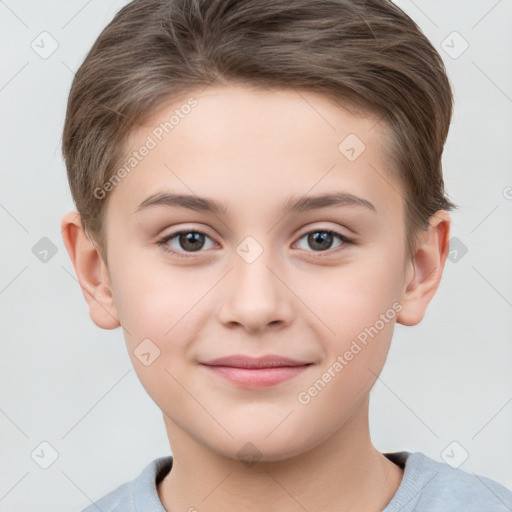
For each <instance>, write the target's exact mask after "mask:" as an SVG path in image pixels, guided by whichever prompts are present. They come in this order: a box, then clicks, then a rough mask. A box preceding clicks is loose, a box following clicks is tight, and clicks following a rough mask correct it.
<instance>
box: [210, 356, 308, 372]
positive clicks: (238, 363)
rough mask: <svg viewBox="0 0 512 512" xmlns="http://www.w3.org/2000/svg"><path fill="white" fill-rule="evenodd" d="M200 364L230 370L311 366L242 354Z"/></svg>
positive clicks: (283, 359)
mask: <svg viewBox="0 0 512 512" xmlns="http://www.w3.org/2000/svg"><path fill="white" fill-rule="evenodd" d="M201 364H204V365H207V366H228V367H232V368H246V369H261V368H279V367H283V366H288V367H293V366H306V365H310V364H312V363H311V362H308V361H298V360H296V359H290V358H289V357H283V356H279V355H274V354H269V355H265V356H259V357H253V356H246V355H242V354H234V355H231V356H227V357H219V358H217V359H211V360H209V361H203V362H201Z"/></svg>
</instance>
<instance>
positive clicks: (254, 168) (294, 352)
mask: <svg viewBox="0 0 512 512" xmlns="http://www.w3.org/2000/svg"><path fill="white" fill-rule="evenodd" d="M190 96H194V98H196V99H197V101H198V104H197V106H196V107H195V108H194V109H192V111H191V112H190V114H188V115H187V116H186V117H185V118H184V119H182V120H180V123H179V125H177V126H176V127H175V128H174V129H173V131H172V132H170V133H169V134H168V135H166V136H165V137H164V138H163V139H162V141H161V142H159V144H158V145H157V146H156V147H155V148H154V149H152V150H151V151H150V152H149V154H148V155H147V156H145V157H144V158H143V159H142V161H141V162H140V163H139V164H138V165H137V166H136V168H135V169H134V170H133V171H132V172H131V173H129V174H128V175H127V176H126V177H125V178H124V179H123V180H122V181H121V182H120V183H119V184H118V185H117V186H116V187H115V188H114V190H112V191H110V192H109V197H108V209H107V225H106V233H107V247H108V261H103V259H102V258H101V257H100V255H99V253H98V251H97V250H96V247H95V245H94V244H93V243H92V242H91V241H90V240H89V239H88V238H87V236H86V235H85V233H84V231H83V229H82V226H81V223H80V218H79V217H78V216H77V214H76V212H69V213H68V214H66V215H65V216H64V218H63V219H62V226H61V227H62V233H63V239H64V243H65V245H66V248H67V250H68V252H69V255H70V258H71V260H72V262H73V265H74V267H75V270H76V273H77V277H78V280H79V282H80V286H81V289H82V292H83V294H84V297H85V299H86V300H87V302H88V304H89V308H90V316H91V318H92V320H93V321H94V322H95V323H96V324H97V325H98V326H99V327H102V328H104V329H114V328H117V327H119V326H122V328H123V332H124V337H125V340H126V345H127V348H128V351H129V354H130V357H131V359H132V362H133V365H134V368H135V371H136V372H137V375H138V376H139V378H140V380H141V382H142V385H143V386H144V388H145V389H146V391H147V392H148V394H149V395H150V396H151V398H152V399H153V400H154V401H155V403H156V404H157V405H158V407H159V408H160V409H161V410H162V413H163V418H164V423H165V427H166V430H167V434H168V437H169V441H170V444H171V449H172V452H173V457H174V463H173V467H172V471H170V472H169V474H168V475H167V476H166V478H165V479H164V480H163V482H161V483H160V484H159V486H158V493H159V496H160V499H161V501H162V503H163V505H164V507H165V509H166V510H168V511H172V512H178V511H187V510H189V509H190V508H191V507H195V508H196V509H197V510H199V511H209V512H217V511H225V510H243V511H261V510H270V511H273V510H279V511H280V512H287V511H290V512H291V511H297V510H303V509H306V510H308V511H309V512H314V511H323V512H330V511H337V512H340V511H348V510H361V511H375V512H377V511H381V510H382V509H383V508H384V507H385V505H386V504H387V503H388V502H389V501H390V500H391V498H392V497H393V495H394V494H395V492H396V491H397V489H398V487H399V485H400V482H401V479H402V475H403V472H402V470H401V468H399V467H398V466H397V465H395V464H393V463H392V462H390V461H389V460H388V459H386V458H385V457H384V456H383V455H382V454H381V453H380V452H379V451H378V450H377V449H376V448H375V447H374V446H373V444H372V442H371V439H370V434H369V425H368V405H369V393H370V390H371V388H372V386H373V385H374V383H375V381H376V379H377V376H378V375H379V374H380V372H381V370H382V367H383V365H384V363H385V360H386V357H387V354H388V350H389V346H390V342H391V338H392V334H393V328H394V324H395V322H399V323H401V324H403V325H416V324H417V323H419V322H420V321H421V320H422V318H423V316H424V314H425V311H426V308H427V306H428V304H429V302H430V300H431V299H432V297H433V296H434V294H435V291H436V290H437V287H438V285H439V282H440V279H441V276H442V271H443V268H444V264H445V261H446V257H447V253H448V240H449V231H450V217H449V215H448V213H447V212H444V211H440V212H438V213H437V214H436V215H434V216H433V217H432V218H431V220H430V225H429V228H428V229H427V230H425V231H422V232H421V233H420V236H419V239H418V244H417V248H416V252H415V254H414V256H413V258H409V257H407V255H406V250H405V217H404V201H403V196H404V191H403V189H402V186H401V183H400V182H399V181H397V179H396V178H394V176H393V174H392V172H391V170H392V169H391V163H390V161H389V160H388V159H387V158H386V152H385V148H386V144H387V140H388V135H389V134H388V132H387V127H386V126H385V125H384V124H382V123H379V122H378V119H377V118H376V117H374V116H370V115H368V114H365V115H362V114H358V115H354V114H353V113H351V112H349V111H348V110H346V109H344V108H341V106H340V105H339V104H337V103H334V102H333V101H331V100H329V99H328V98H326V97H324V96H322V95H320V94H318V93H313V92H300V94H299V93H298V92H297V91H295V90H292V89H290V90H288V89H281V90H273V91H270V90H267V91H262V90H257V89H252V88H248V87H247V86H238V85H234V84H231V85H222V86H215V87H210V88H208V89H206V90H203V91H197V92H195V93H194V94H191V93H190V94H188V95H187V96H186V97H184V98H189V97H190ZM185 101H186V99H184V100H183V101H178V102H177V101H174V103H169V104H168V105H166V106H164V107H162V108H161V109H160V110H159V111H158V112H157V113H156V114H155V115H153V116H152V117H151V119H149V120H148V121H147V122H146V123H145V124H144V126H141V127H138V128H137V129H136V130H135V131H133V133H132V134H131V137H130V147H131V149H136V148H140V146H141V145H143V144H144V141H145V140H146V137H147V136H148V135H149V134H151V133H152V130H154V128H155V127H156V126H158V124H159V123H160V122H162V121H165V120H167V119H169V117H170V115H171V114H172V111H173V110H174V109H175V108H178V107H179V106H180V105H182V104H183V103H185ZM351 133H352V134H356V135H357V137H358V138H359V139H360V140H362V141H363V142H364V144H365V146H366V149H365V151H364V152H363V153H362V154H361V155H360V156H359V157H358V158H357V159H356V160H354V161H350V160H348V159H347V158H346V157H345V155H344V154H342V153H341V152H340V151H339V149H338V146H339V144H340V143H341V142H342V141H343V140H344V139H345V137H346V136H347V135H349V134H351ZM332 191H345V192H349V193H352V194H354V195H357V196H359V197H361V198H364V199H366V200H367V201H370V202H371V203H372V204H373V205H374V206H375V208H376V212H372V211H371V210H370V209H366V208H362V207H360V206H359V207H358V206H342V207H339V206H329V207H324V208H322V209H318V210H312V211H307V212H302V213H296V214H293V215H292V214H289V215H284V216H283V214H282V213H281V211H282V208H283V205H284V204H285V202H286V200H287V199H288V198H290V197H291V196H299V197H300V196H304V195H308V196H312V195H317V194H321V193H325V192H332ZM156 192H175V193H184V194H194V195H197V196H206V197H209V198H213V199H216V200H218V201H220V202H222V203H224V204H225V206H226V208H227V209H228V211H229V215H227V216H224V217H223V216H218V215H214V214H212V213H208V212H196V211H191V210H187V209H184V208H172V207H169V206H165V205H159V206H153V207H150V208H147V209H145V210H143V211H140V212H137V213H135V210H136V209H137V207H138V206H139V204H140V203H141V202H142V201H143V200H144V199H146V198H147V197H148V196H149V195H151V194H153V193H156ZM194 229H195V230H197V229H199V230H200V231H203V232H205V233H206V234H207V235H208V236H207V237H204V238H202V239H200V240H202V241H203V246H202V248H200V249H199V251H193V250H191V249H190V247H189V246H185V247H184V246H183V244H182V245H180V243H179V238H178V237H175V238H174V239H173V240H172V241H168V242H167V247H169V248H171V249H174V250H176V251H178V252H181V253H182V254H183V253H184V254H188V255H189V257H179V256H176V255H173V254H172V253H168V252H165V250H164V248H163V247H164V246H163V245H158V244H157V243H156V242H157V241H158V240H159V239H161V238H162V237H163V236H164V235H167V234H171V233H174V232H176V231H179V230H184V231H185V230H188V231H194ZM325 230H334V231H337V232H338V233H340V234H342V235H344V236H346V237H348V238H351V239H353V240H354V243H353V244H349V243H345V242H343V241H342V240H341V239H339V238H337V237H336V236H334V237H333V238H332V241H331V242H330V243H329V242H328V243H326V244H325V245H324V246H320V248H318V245H314V243H312V242H311V240H309V239H308V236H307V234H308V233H312V232H313V233H314V232H317V231H320V232H323V231H325ZM247 236H251V237H253V239H255V240H256V241H257V244H259V246H260V247H261V248H262V249H263V252H262V253H261V255H260V256H259V257H258V258H256V259H255V261H253V262H251V263H248V262H247V261H245V260H244V259H242V258H241V257H240V256H239V254H238V253H237V250H236V249H237V247H238V246H239V244H240V243H241V242H242V241H243V240H244V239H245V238H246V237H247ZM308 240H309V241H308ZM197 245H198V244H196V246H197ZM199 245H201V244H199ZM322 247H324V248H323V249H322ZM187 250H188V252H187ZM251 250H254V249H251ZM394 303H398V304H399V305H400V306H401V310H400V311H399V312H397V313H396V315H395V317H394V318H393V319H392V320H391V321H389V322H388V323H386V324H385V326H384V327H383V328H381V329H380V330H379V332H378V334H377V335H375V336H374V337H373V338H370V340H369V342H368V344H367V345H366V346H364V348H363V349H362V350H361V351H360V352H359V353H357V355H355V356H354V357H353V359H352V360H350V361H348V363H347V364H346V365H345V366H344V367H343V369H342V370H341V371H340V372H338V373H336V376H335V377H333V378H332V379H331V380H330V382H329V383H328V384H327V385H326V386H325V387H324V388H323V389H322V390H321V391H320V392H319V393H317V394H316V396H314V397H312V398H311V400H310V401H309V403H307V404H304V403H300V401H299V400H298V398H297V397H298V394H299V393H300V392H302V391H304V390H306V391H307V390H308V389H309V388H310V387H311V386H312V385H313V383H314V382H315V381H316V380H317V379H319V378H321V377H322V375H323V374H324V373H325V372H326V371H328V369H329V367H332V365H333V363H334V362H335V361H336V360H337V356H338V355H340V354H344V353H345V352H346V351H347V350H348V349H349V347H350V345H351V342H352V341H353V340H354V339H356V337H357V336H358V334H360V333H361V332H363V331H364V329H365V328H367V327H369V326H372V325H375V324H376V321H377V320H378V319H379V315H381V314H383V313H385V312H386V311H387V310H389V309H390V308H392V305H393V304H394ZM146 338H149V339H150V340H151V341H152V343H154V345H156V346H157V347H158V348H159V350H160V356H159V357H158V358H156V359H155V360H154V361H153V362H152V363H151V364H150V365H148V366H146V365H144V364H143V363H141V361H140V360H139V359H138V358H137V357H136V355H135V354H134V350H135V349H136V348H137V347H138V346H139V344H140V343H141V342H142V340H144V339H146ZM231 354H247V355H253V356H259V355H263V354H278V355H282V356H287V357H291V358H294V359H300V360H303V361H307V362H310V363H313V364H311V365H310V366H309V367H308V368H307V369H306V370H305V371H303V372H302V373H301V374H299V375H297V376H296V377H294V378H292V379H290V380H287V381H285V382H282V383H280V384H278V385H275V386H272V387H269V388H260V389H244V388H240V387H238V386H235V385H234V384H232V383H230V382H228V381H226V380H224V379H221V378H220V377H218V376H217V375H212V374H211V373H210V372H208V371H206V370H205V368H204V367H202V366H201V365H199V364H198V363H199V362H200V361H205V360H207V359H212V358H216V357H221V356H227V355H231ZM331 373H332V369H331ZM246 443H252V445H249V446H252V447H253V448H252V450H253V451H254V452H255V453H256V450H257V454H258V457H260V458H259V460H258V461H257V462H256V463H254V464H252V465H250V464H246V463H244V461H242V460H241V459H240V455H238V452H239V450H240V449H241V448H242V447H243V446H244V445H246ZM246 448H247V447H246Z"/></svg>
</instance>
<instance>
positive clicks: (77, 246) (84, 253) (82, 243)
mask: <svg viewBox="0 0 512 512" xmlns="http://www.w3.org/2000/svg"><path fill="white" fill-rule="evenodd" d="M61 233H62V239H63V240H64V245H65V246H66V249H67V251H68V254H69V257H70V258H71V262H72V263H73V267H75V272H76V276H77V278H78V282H79V284H80V287H81V288H82V293H83V295H84V297H85V300H86V301H87V303H88V304H89V315H90V317H91V319H92V321H93V322H94V323H95V324H96V325H97V326H98V327H101V328H102V329H115V328H116V327H119V326H120V325H121V324H120V322H119V315H118V313H117V309H116V306H115V303H114V296H113V294H112V286H111V283H110V276H109V272H108V267H107V265H106V264H105V262H104V261H103V259H102V258H101V256H100V253H99V252H98V250H97V249H96V247H95V246H94V244H93V243H92V242H91V241H90V239H89V237H88V236H87V234H86V233H85V231H84V229H83V228H82V222H81V219H80V215H79V214H78V213H77V212H69V213H67V214H66V215H64V217H63V218H62V221H61Z"/></svg>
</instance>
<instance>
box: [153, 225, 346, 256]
mask: <svg viewBox="0 0 512 512" xmlns="http://www.w3.org/2000/svg"><path fill="white" fill-rule="evenodd" d="M183 233H197V234H200V235H204V236H206V237H208V238H211V237H210V236H209V235H208V234H207V233H205V232H204V231H201V230H199V229H185V230H182V231H175V232H174V233H171V234H169V235H165V236H164V237H163V238H161V239H160V240H158V241H157V242H156V244H157V245H159V246H161V247H162V249H163V250H164V251H165V252H168V253H171V254H173V255H175V256H178V257H179V258H192V257H194V253H188V254H187V253H183V252H179V251H175V250H174V249H170V248H169V246H168V245H167V242H169V241H170V240H172V239H173V238H174V237H176V236H177V235H181V234H183ZM312 233H328V234H329V235H334V236H337V237H338V238H339V239H340V240H341V241H342V242H343V244H342V245H347V244H349V245H352V244H354V243H355V242H354V241H353V240H352V239H350V238H347V237H346V236H345V235H342V234H341V233H338V232H337V231H333V230H330V229H314V230H312V231H308V232H306V233H303V234H302V236H301V237H300V238H299V240H301V239H302V238H304V237H305V236H307V235H311V234H312ZM330 251H331V250H330V249H328V250H327V251H308V252H314V253H317V254H318V255H319V256H320V257H322V256H323V253H329V254H330ZM197 252H203V251H197Z"/></svg>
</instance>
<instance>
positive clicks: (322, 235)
mask: <svg viewBox="0 0 512 512" xmlns="http://www.w3.org/2000/svg"><path fill="white" fill-rule="evenodd" d="M332 238H333V236H332V233H329V232H327V231H316V232H314V233H311V234H309V235H308V243H309V244H310V246H311V247H312V248H315V246H316V248H317V249H320V250H322V249H328V248H329V247H330V246H331V244H332ZM326 242H327V244H326Z"/></svg>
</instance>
